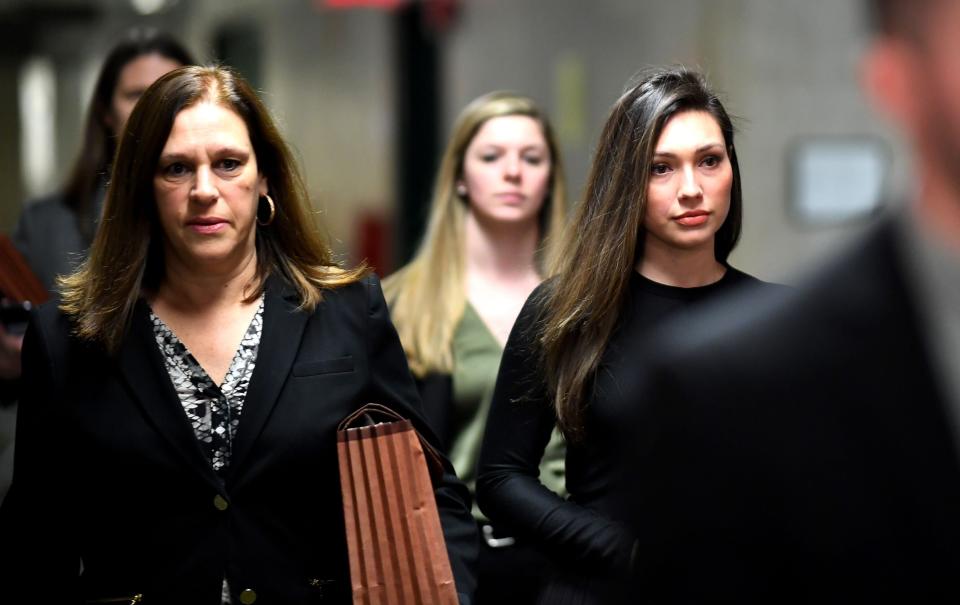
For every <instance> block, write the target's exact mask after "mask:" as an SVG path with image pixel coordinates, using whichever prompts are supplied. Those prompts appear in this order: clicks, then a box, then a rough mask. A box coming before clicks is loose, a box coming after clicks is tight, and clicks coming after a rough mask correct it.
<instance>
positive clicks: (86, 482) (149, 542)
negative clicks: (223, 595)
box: [0, 278, 477, 605]
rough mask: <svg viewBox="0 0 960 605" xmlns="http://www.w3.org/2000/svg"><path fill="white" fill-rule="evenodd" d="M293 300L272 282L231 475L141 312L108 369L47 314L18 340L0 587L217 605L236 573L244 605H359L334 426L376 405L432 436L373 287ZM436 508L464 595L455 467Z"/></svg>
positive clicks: (469, 551)
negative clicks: (18, 391)
mask: <svg viewBox="0 0 960 605" xmlns="http://www.w3.org/2000/svg"><path fill="white" fill-rule="evenodd" d="M296 307H297V298H296V295H295V292H294V291H293V290H292V289H291V288H289V287H288V286H286V285H285V284H284V283H283V282H281V281H280V280H278V279H276V278H273V279H271V281H270V282H269V283H268V287H267V292H266V301H265V306H264V316H263V321H264V325H263V333H262V339H261V343H260V349H259V354H258V359H257V364H256V368H255V370H254V373H253V376H252V378H251V381H250V385H249V390H248V392H247V396H246V400H245V403H244V408H243V415H242V417H241V420H240V425H239V432H238V434H237V437H236V439H235V441H234V446H233V456H232V459H231V463H230V468H229V470H228V472H227V474H226V477H225V479H224V480H221V478H220V477H219V476H218V475H217V474H216V473H215V472H214V471H213V470H212V467H211V465H210V463H209V462H208V460H207V459H206V458H205V457H204V455H203V453H202V450H201V448H200V446H199V444H198V441H197V438H196V437H195V435H194V433H193V430H192V428H191V426H190V424H189V422H188V421H187V419H186V416H185V414H184V413H183V409H182V407H181V405H180V402H179V400H178V399H177V396H176V394H175V392H174V390H173V386H172V383H171V381H170V378H169V376H168V375H167V372H166V370H165V368H164V365H163V360H162V358H161V355H160V352H159V349H158V347H157V345H156V342H155V340H154V336H153V333H152V329H151V325H150V322H149V320H148V315H147V314H148V309H147V307H146V305H145V304H144V303H142V302H141V303H140V304H139V305H138V307H137V309H136V313H135V316H134V318H133V322H132V325H131V328H130V330H129V332H128V335H127V337H126V338H125V340H124V342H123V344H122V347H121V349H120V351H119V353H118V354H117V355H116V356H115V357H114V358H111V357H108V356H107V355H105V354H104V352H103V351H101V350H100V349H99V348H98V347H96V346H92V345H89V344H85V343H83V342H81V341H79V340H78V339H76V338H74V337H72V336H70V330H71V325H70V323H69V322H68V320H67V319H65V317H64V316H63V315H62V314H61V313H60V312H59V311H58V310H57V309H56V308H55V307H54V306H49V305H48V306H44V307H42V308H41V309H40V310H39V312H38V313H37V314H36V315H35V316H34V318H33V321H32V324H31V327H30V328H29V330H28V334H27V338H26V342H25V346H24V380H25V390H24V397H23V400H22V401H21V404H20V411H19V414H20V418H19V424H18V432H17V452H16V460H15V469H14V482H13V487H12V489H11V493H10V495H9V497H8V498H7V500H6V502H5V503H4V508H3V519H2V521H3V526H2V528H3V530H4V536H3V538H2V539H0V543H2V544H3V547H2V550H3V551H4V556H7V558H8V559H12V560H7V561H5V562H4V565H3V566H0V574H3V575H4V576H7V577H5V578H4V579H3V581H2V582H0V585H5V586H10V585H12V584H14V583H16V582H20V583H21V584H23V585H25V586H26V589H27V590H29V591H32V594H33V595H43V598H41V599H40V600H39V601H37V602H51V603H52V602H58V603H59V602H74V601H75V600H76V599H77V598H80V599H94V598H109V597H121V596H127V595H133V594H143V595H144V598H143V603H207V604H211V605H214V604H218V603H220V589H221V583H222V579H223V578H224V576H226V578H227V579H228V580H229V583H230V586H231V589H232V590H233V592H234V593H235V594H234V595H233V600H234V602H235V603H239V602H240V600H239V598H238V594H239V593H240V591H242V590H248V589H249V590H253V591H255V592H256V594H257V600H256V602H257V603H258V604H260V603H263V604H270V603H277V604H279V603H284V604H286V603H289V604H293V603H297V604H300V603H319V602H333V603H349V602H350V597H349V593H350V590H349V585H350V584H349V571H348V563H347V555H346V542H345V534H344V525H343V511H342V506H341V496H340V483H339V478H338V469H337V453H336V434H335V431H336V427H337V424H338V422H340V420H341V419H343V418H344V417H345V416H347V415H348V414H349V413H350V412H351V411H353V410H354V409H356V408H357V407H358V406H360V405H362V404H364V403H367V402H379V403H383V404H385V405H388V406H390V407H393V408H394V409H396V410H397V411H399V412H400V413H401V414H402V415H404V416H406V417H410V418H412V419H413V421H414V424H415V425H416V426H417V428H418V429H419V430H420V431H421V432H423V433H424V434H426V435H428V438H429V439H430V440H431V441H435V439H434V438H433V437H432V436H430V431H429V429H427V428H426V425H425V424H424V422H423V420H422V417H421V411H420V403H419V400H418V398H417V394H416V389H415V387H414V383H413V380H412V379H411V377H410V374H409V371H408V369H407V365H406V360H405V358H404V355H403V351H402V350H401V348H400V343H399V340H398V339H397V336H396V332H395V331H394V329H393V326H392V324H391V323H390V320H389V316H388V313H387V308H386V304H385V303H384V300H383V295H382V292H381V290H380V286H379V283H378V282H377V280H376V278H369V279H367V280H364V281H363V282H360V283H356V284H353V285H350V286H347V287H344V288H340V289H336V290H331V291H326V292H325V293H324V300H323V302H322V303H321V304H320V305H319V306H318V308H317V309H316V311H315V312H313V313H312V314H308V313H306V312H302V311H298V310H297V308H296ZM436 498H437V504H438V508H439V510H440V516H441V521H442V524H443V530H444V534H445V537H446V540H447V548H448V551H449V554H450V558H451V563H452V566H453V570H454V575H455V578H456V582H457V588H458V590H459V591H460V592H461V593H462V594H463V595H464V596H465V597H469V595H471V594H472V592H473V584H474V580H473V577H472V570H471V566H472V564H473V562H474V560H475V558H476V552H477V544H476V529H475V525H474V523H473V520H472V518H471V516H470V507H469V495H468V493H467V491H466V489H465V487H464V486H463V485H462V484H461V483H460V482H459V481H458V480H457V479H456V477H455V475H454V473H453V470H452V468H451V467H450V466H449V464H448V465H447V469H446V473H445V475H444V476H443V479H442V481H441V485H440V487H439V488H438V489H437V491H436ZM14 545H15V546H14ZM9 555H12V556H9ZM81 561H82V563H81ZM81 565H82V574H79V576H78V571H79V570H80V568H81ZM54 592H56V593H57V594H58V595H62V596H61V597H60V598H61V599H62V600H57V599H55V598H48V597H50V596H51V594H52V593H54ZM7 594H9V592H8V593H7ZM5 602H8V601H5ZM24 602H31V601H30V600H24Z"/></svg>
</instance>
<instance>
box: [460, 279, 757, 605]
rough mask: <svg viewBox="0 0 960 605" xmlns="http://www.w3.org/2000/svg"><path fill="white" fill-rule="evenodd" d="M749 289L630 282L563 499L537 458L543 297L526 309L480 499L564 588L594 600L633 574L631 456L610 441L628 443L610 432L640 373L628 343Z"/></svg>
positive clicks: (497, 401)
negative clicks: (627, 500) (543, 559)
mask: <svg viewBox="0 0 960 605" xmlns="http://www.w3.org/2000/svg"><path fill="white" fill-rule="evenodd" d="M750 283H753V284H760V283H763V282H760V281H759V280H757V279H756V278H753V277H751V276H749V275H747V274H745V273H742V272H740V271H738V270H736V269H733V268H728V269H727V271H726V273H725V275H724V276H723V278H721V279H720V281H718V282H716V283H714V284H710V285H707V286H702V287H696V288H679V287H673V286H666V285H663V284H660V283H657V282H654V281H651V280H649V279H647V278H645V277H643V276H641V275H640V274H639V273H636V272H635V273H633V274H632V276H631V279H630V285H629V289H628V291H627V293H626V296H625V300H624V302H623V306H622V311H621V318H620V321H619V323H618V326H617V328H616V329H615V331H614V333H613V334H612V336H611V338H610V342H609V344H608V346H607V349H606V351H605V352H604V355H603V356H602V358H601V362H600V364H599V366H598V368H597V372H596V375H595V378H594V380H593V381H592V384H591V386H590V387H589V388H588V397H587V405H586V408H585V414H584V426H585V435H584V437H583V438H582V439H581V440H578V441H576V442H573V443H568V449H567V459H566V465H567V488H568V490H569V492H570V496H569V499H567V500H563V499H561V498H560V497H558V496H557V495H556V494H554V493H553V492H551V491H550V490H548V489H547V488H545V487H544V486H543V485H542V484H541V483H540V481H539V480H538V471H539V466H540V459H541V457H542V455H543V451H544V447H545V446H546V444H547V441H548V440H549V438H550V432H551V430H552V429H553V428H554V426H555V424H556V420H557V418H556V413H555V409H554V407H553V402H552V400H551V399H550V398H549V396H548V388H547V385H546V384H545V382H544V376H543V372H542V370H541V369H540V365H539V361H538V355H537V353H536V348H535V346H534V342H535V338H536V334H535V324H536V321H537V317H538V313H539V311H540V309H538V302H537V301H538V300H540V298H541V297H540V296H539V295H540V289H539V288H538V290H537V291H534V293H533V294H531V296H530V298H529V299H528V300H527V303H526V304H525V305H524V308H523V310H522V311H521V312H520V316H519V318H518V319H517V322H516V324H515V325H514V328H513V331H512V332H511V334H510V338H509V340H508V341H507V345H506V348H505V350H504V353H503V359H502V362H501V365H500V372H499V376H498V378H497V386H496V390H495V392H494V397H493V403H492V405H491V410H490V417H489V419H488V421H487V429H486V433H485V435H484V439H483V446H482V451H481V456H480V470H479V477H478V481H477V498H478V501H479V504H480V508H481V509H482V510H483V512H484V514H486V515H487V516H488V517H489V518H490V519H491V520H492V521H493V522H494V523H496V524H498V525H504V526H506V527H509V528H510V529H511V531H513V532H514V533H515V534H516V535H518V536H524V537H527V538H528V539H530V540H532V541H534V542H536V543H538V544H539V545H540V546H541V547H542V549H543V550H544V551H545V552H548V553H551V554H552V555H553V556H554V558H555V559H556V560H557V562H558V563H559V564H560V566H561V569H564V568H566V570H567V572H570V573H567V574H566V577H565V578H562V581H563V582H565V583H567V584H569V583H570V575H571V573H572V574H573V575H579V576H581V577H582V578H584V579H585V581H586V582H587V585H582V590H584V591H585V592H588V593H589V592H591V591H593V589H592V588H590V587H589V586H590V585H594V586H596V585H597V584H598V583H599V584H602V583H603V580H602V579H601V580H598V579H597V578H604V577H606V578H611V577H616V576H619V575H622V574H624V573H626V572H627V571H628V570H629V567H630V561H631V556H632V549H633V544H634V542H635V540H634V537H633V535H632V534H631V532H630V531H629V530H628V529H627V527H626V524H625V523H623V522H622V520H623V519H625V518H626V516H625V514H624V513H623V512H621V510H620V508H621V506H622V502H623V501H624V498H623V495H624V493H623V485H622V482H621V481H620V477H621V473H622V467H621V466H620V465H619V460H620V457H621V455H622V454H621V452H622V451H623V450H624V449H625V447H624V444H623V443H620V442H619V441H618V440H615V439H612V438H611V436H613V435H618V434H622V431H619V430H614V427H615V426H616V425H617V423H619V422H620V421H621V418H623V417H625V415H624V414H622V413H619V412H618V410H617V408H616V406H617V405H622V404H617V403H615V402H616V401H618V400H619V399H620V398H618V397H613V396H611V395H612V394H614V393H616V392H617V390H618V388H619V384H620V383H621V379H622V378H623V377H624V376H625V375H627V374H625V373H634V372H637V371H642V368H641V367H638V365H636V364H635V363H634V362H635V361H636V360H633V359H628V358H625V357H624V355H623V351H624V350H626V349H627V347H626V346H625V345H626V344H627V342H626V341H625V339H626V338H627V337H628V335H635V334H638V333H643V332H644V330H643V328H644V327H648V326H652V325H653V324H656V323H659V322H661V321H662V320H664V319H665V318H666V317H667V316H673V315H675V314H676V313H678V312H680V311H682V310H684V309H687V308H689V307H690V306H691V305H693V304H694V303H697V302H699V301H701V300H703V299H705V298H711V297H714V296H716V295H719V294H722V293H724V292H726V291H729V290H732V289H734V288H739V287H741V286H744V285H746V284H750ZM542 287H543V286H541V288H542ZM671 319H675V317H671ZM563 573H564V572H561V575H563Z"/></svg>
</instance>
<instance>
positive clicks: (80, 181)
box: [63, 28, 195, 241]
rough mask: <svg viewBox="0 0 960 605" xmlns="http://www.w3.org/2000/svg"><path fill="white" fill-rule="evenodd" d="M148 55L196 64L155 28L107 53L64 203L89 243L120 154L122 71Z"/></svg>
mask: <svg viewBox="0 0 960 605" xmlns="http://www.w3.org/2000/svg"><path fill="white" fill-rule="evenodd" d="M146 55H159V56H161V57H163V58H165V59H170V60H171V61H175V62H177V63H179V64H180V65H192V64H193V63H195V61H194V60H193V57H192V56H190V53H189V52H188V51H187V49H185V48H184V47H183V46H182V45H181V44H180V43H179V42H177V41H176V40H174V39H173V38H172V37H170V36H169V35H167V34H165V33H162V32H158V31H156V30H153V29H141V28H136V29H132V30H130V31H129V32H127V34H126V35H125V36H124V38H123V39H122V40H121V41H120V42H118V43H117V45H116V46H114V47H113V48H112V49H111V50H110V52H109V53H108V54H107V58H106V59H105V60H104V62H103V67H101V68H100V73H99V74H98V76H97V82H96V84H95V85H94V87H93V98H92V99H91V100H90V109H89V110H88V111H87V116H86V120H85V121H84V129H83V143H82V145H81V148H80V153H79V154H78V155H77V159H76V161H75V162H74V164H73V169H72V170H71V172H70V176H69V177H68V179H67V182H66V184H65V185H64V187H63V202H64V204H65V205H66V206H67V207H68V208H70V209H71V210H73V211H74V212H75V213H76V214H77V216H79V217H81V220H79V221H78V225H79V226H80V228H81V231H82V232H83V235H84V237H85V238H87V241H89V240H90V239H92V238H93V233H87V232H86V231H88V230H90V228H91V226H92V225H93V222H92V221H91V220H87V219H88V218H92V217H90V214H91V213H92V212H94V210H95V208H94V203H93V201H94V199H96V197H97V195H98V192H99V189H100V188H101V187H102V186H103V184H104V182H106V180H107V177H108V176H109V175H108V172H109V170H110V163H111V162H112V161H113V154H114V152H115V151H116V137H117V135H118V134H119V133H115V132H114V131H113V129H112V128H111V127H110V126H109V116H110V112H111V108H112V106H113V93H114V91H115V89H116V88H117V83H118V82H119V80H120V72H121V71H123V68H124V67H126V66H127V65H128V64H129V63H131V62H132V61H134V60H135V59H138V58H140V57H143V56H146Z"/></svg>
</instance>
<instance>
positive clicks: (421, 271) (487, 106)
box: [383, 91, 566, 378]
mask: <svg viewBox="0 0 960 605" xmlns="http://www.w3.org/2000/svg"><path fill="white" fill-rule="evenodd" d="M514 115H519V116H527V117H530V118H533V119H534V120H536V121H537V122H538V123H539V124H540V128H541V130H542V131H543V138H544V139H545V140H546V143H547V147H548V148H549V151H550V162H551V175H550V188H549V191H548V193H547V199H546V200H544V204H543V207H542V208H541V209H540V239H541V242H540V243H541V245H540V248H539V249H538V251H537V258H536V262H537V267H538V269H539V270H540V273H541V275H546V273H547V269H548V267H549V266H551V265H552V263H553V259H554V257H555V256H556V250H557V244H558V242H559V235H560V232H561V230H562V228H563V225H564V221H565V219H566V186H565V179H564V172H563V163H562V162H561V160H560V151H559V149H558V147H557V141H556V138H555V137H554V135H553V130H552V129H551V127H550V122H549V121H548V120H547V118H546V116H545V115H544V113H543V112H542V111H541V110H540V108H539V107H538V106H537V105H536V103H535V102H534V101H533V100H532V99H530V98H528V97H524V96H522V95H518V94H516V93H512V92H504V91H498V92H491V93H488V94H485V95H483V96H481V97H479V98H477V99H474V100H473V101H472V102H471V103H470V104H469V105H467V106H466V107H465V108H464V109H463V111H462V112H461V113H460V116H459V117H458V118H457V120H456V123H455V124H454V126H453V134H452V136H451V137H450V142H449V143H448V144H447V148H446V150H445V151H444V153H443V158H442V160H441V161H440V169H439V171H438V172H437V177H436V183H435V185H434V191H433V203H432V204H431V206H430V217H429V219H428V221H427V230H426V234H425V235H424V237H423V241H422V242H421V244H420V248H419V249H418V250H417V253H416V255H415V256H414V258H413V260H412V261H410V263H409V264H407V265H406V266H405V267H404V268H402V269H401V270H400V271H398V272H397V273H395V274H394V275H392V276H390V277H389V278H387V279H386V280H384V283H383V289H384V293H385V294H386V297H387V301H388V302H389V303H390V313H391V316H392V317H393V322H394V324H395V325H396V326H397V332H398V333H399V335H400V341H401V342H402V343H403V348H404V350H405V351H406V353H407V361H408V362H409V364H410V370H411V371H412V372H413V373H414V374H415V375H416V376H418V377H421V378H422V377H423V376H424V375H426V374H427V373H429V372H440V373H449V372H450V371H452V370H453V352H452V351H451V342H452V340H453V332H454V330H455V329H456V326H457V322H459V321H460V318H461V317H462V316H463V311H464V308H465V307H466V301H467V295H466V285H465V276H464V273H465V268H466V260H465V257H464V256H465V253H464V250H465V246H466V238H465V235H464V222H465V220H466V216H467V201H466V200H464V199H462V198H461V197H460V196H459V195H457V191H456V183H457V181H458V180H460V179H461V178H462V177H463V158H464V155H465V154H466V151H467V148H468V147H469V146H470V142H471V141H473V137H474V136H476V134H477V131H479V130H480V127H481V126H483V124H484V123H486V122H487V120H490V119H491V118H496V117H501V116H514Z"/></svg>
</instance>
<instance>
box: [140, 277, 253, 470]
mask: <svg viewBox="0 0 960 605" xmlns="http://www.w3.org/2000/svg"><path fill="white" fill-rule="evenodd" d="M150 320H151V321H152V322H153V335H154V337H155V338H156V339H157V345H159V347H160V352H161V353H162V354H163V360H164V365H166V368H167V373H168V374H169V375H170V380H172V381H173V387H174V389H175V390H176V391H177V396H178V397H179V398H180V403H181V405H183V411H184V412H185V413H186V415H187V419H188V420H190V424H191V425H192V426H193V432H194V434H195V435H196V436H197V440H198V441H200V445H201V447H202V448H203V451H204V453H205V454H206V455H207V459H208V460H210V463H211V464H212V465H213V470H215V471H217V472H218V473H222V472H224V471H225V470H226V469H227V467H228V466H229V465H230V455H231V453H232V451H233V438H234V436H235V435H236V434H237V427H238V426H239V424H240V414H241V413H242V412H243V401H244V399H245V398H246V396H247V386H248V385H249V384H250V377H251V376H252V375H253V368H254V366H256V363H257V352H258V350H259V349H260V335H261V333H262V332H263V297H262V296H261V297H260V306H259V307H258V308H257V313H256V315H254V317H253V320H252V321H251V322H250V326H249V327H247V331H246V332H245V333H244V335H243V339H242V340H241V341H240V347H239V348H238V349H237V352H236V354H234V356H233V360H232V361H231V362H230V368H229V369H228V370H227V375H226V377H225V378H224V379H223V384H221V385H220V386H219V387H218V386H217V385H216V383H214V381H213V380H212V379H211V378H210V376H209V375H208V374H207V372H206V370H204V369H203V368H202V367H201V366H200V364H199V363H197V360H196V359H195V358H194V357H193V355H192V354H191V353H190V351H188V350H187V347H185V346H184V344H183V343H182V342H180V339H179V338H177V336H176V334H174V333H173V331H172V330H170V328H168V327H167V325H166V324H165V323H163V320H161V319H160V318H159V317H157V316H156V314H154V312H153V310H152V309H151V311H150Z"/></svg>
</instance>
